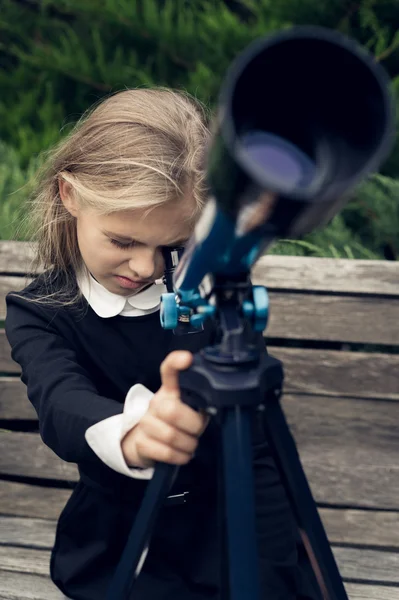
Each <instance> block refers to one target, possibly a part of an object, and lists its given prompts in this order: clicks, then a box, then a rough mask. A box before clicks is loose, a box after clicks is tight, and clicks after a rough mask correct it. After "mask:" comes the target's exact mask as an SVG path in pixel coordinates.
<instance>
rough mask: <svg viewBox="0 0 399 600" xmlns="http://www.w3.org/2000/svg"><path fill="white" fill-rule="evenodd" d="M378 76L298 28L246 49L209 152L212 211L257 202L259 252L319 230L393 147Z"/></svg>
mask: <svg viewBox="0 0 399 600" xmlns="http://www.w3.org/2000/svg"><path fill="white" fill-rule="evenodd" d="M392 125H393V105H392V102H391V99H390V95H389V92H388V80H387V77H386V75H385V71H384V70H383V69H382V68H381V67H380V66H379V65H378V64H377V63H376V62H375V61H374V59H373V57H372V56H371V55H370V54H369V53H368V52H367V51H365V50H363V49H362V48H361V47H360V46H358V45H357V44H356V43H355V42H353V41H351V40H348V39H347V38H346V37H344V36H342V35H340V34H338V33H336V32H332V31H330V30H325V29H323V28H318V27H296V28H293V29H290V30H287V31H284V32H282V33H278V34H276V35H272V36H270V37H268V38H266V39H262V40H259V41H257V42H255V43H253V44H252V45H251V46H249V48H248V49H247V50H246V51H245V52H244V53H243V54H241V55H240V56H239V57H238V59H237V60H236V61H235V62H234V63H233V64H232V66H231V68H230V70H229V71H228V73H227V76H226V79H225V83H224V86H223V88H222V91H221V95H220V102H219V112H218V116H217V124H216V130H215V133H214V136H213V139H212V142H211V145H210V148H209V152H208V182H209V186H210V191H211V194H212V196H214V197H215V199H216V202H217V205H218V208H220V210H221V211H223V212H224V213H226V214H229V215H230V216H232V217H233V218H234V219H236V218H237V217H238V216H239V212H240V211H241V210H242V208H243V207H245V206H246V205H251V204H256V203H258V204H259V214H258V217H256V214H255V217H254V219H253V224H254V225H255V226H256V225H259V226H261V228H262V229H263V231H262V234H263V235H264V244H263V247H264V246H266V245H267V244H268V243H270V242H271V241H272V239H273V238H278V237H297V236H300V235H303V234H305V233H308V232H309V231H311V230H312V229H313V228H315V227H317V226H318V225H321V224H324V223H326V222H327V221H328V220H330V219H331V217H332V216H334V214H335V213H336V212H337V211H338V210H339V209H340V207H341V206H342V204H343V202H345V201H346V199H347V198H346V197H345V196H346V195H347V192H348V191H350V190H351V189H352V188H353V186H354V185H355V184H356V183H358V182H359V181H360V180H361V179H363V178H364V177H365V176H366V175H367V174H369V173H370V172H372V171H373V170H376V169H377V168H378V166H379V165H380V163H381V162H382V160H383V159H384V158H385V156H386V155H387V153H388V151H389V149H390V146H391V143H392V130H393V126H392Z"/></svg>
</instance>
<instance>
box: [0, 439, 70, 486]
mask: <svg viewBox="0 0 399 600" xmlns="http://www.w3.org/2000/svg"><path fill="white" fill-rule="evenodd" d="M0 446H1V449H2V452H1V453H0V474H5V475H20V476H25V477H39V478H42V479H58V480H62V481H71V482H74V481H77V480H78V470H77V467H76V465H75V464H72V463H67V462H64V461H63V460H61V459H60V458H59V457H58V456H57V455H56V454H54V452H52V450H50V449H49V448H48V447H47V446H46V445H45V444H44V443H43V442H42V440H41V438H40V436H39V434H36V433H18V432H14V431H11V432H7V431H6V432H4V431H1V430H0Z"/></svg>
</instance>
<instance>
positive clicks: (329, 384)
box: [0, 334, 399, 420]
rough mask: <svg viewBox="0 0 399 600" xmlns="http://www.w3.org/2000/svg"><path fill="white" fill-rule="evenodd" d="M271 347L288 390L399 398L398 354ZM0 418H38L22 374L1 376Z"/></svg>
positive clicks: (362, 396) (0, 353) (375, 397)
mask: <svg viewBox="0 0 399 600" xmlns="http://www.w3.org/2000/svg"><path fill="white" fill-rule="evenodd" d="M2 343H4V344H5V343H7V347H8V342H7V340H5V339H4V334H3V336H2V335H1V334H0V357H1V355H2V351H1V349H2ZM268 350H269V353H270V354H272V355H273V356H275V357H276V358H279V359H280V360H282V361H283V365H284V371H285V385H284V389H285V392H286V393H300V394H314V395H320V394H322V395H327V396H346V397H357V398H370V399H378V398H380V399H391V400H399V355H397V354H377V353H362V352H339V351H333V350H307V349H300V348H277V347H269V348H268ZM3 354H5V351H4V353H3ZM2 367H3V368H2ZM4 367H7V368H4ZM18 368H19V367H18V365H16V363H13V362H12V361H11V359H10V360H9V364H8V365H6V363H5V361H3V364H2V365H1V364H0V371H2V370H3V372H4V371H5V372H12V371H11V369H13V370H14V371H18ZM0 419H33V420H36V419H37V415H36V412H35V410H34V409H33V407H32V405H31V403H30V402H29V401H28V399H27V396H26V387H25V385H24V384H23V383H22V382H21V381H20V379H19V377H0Z"/></svg>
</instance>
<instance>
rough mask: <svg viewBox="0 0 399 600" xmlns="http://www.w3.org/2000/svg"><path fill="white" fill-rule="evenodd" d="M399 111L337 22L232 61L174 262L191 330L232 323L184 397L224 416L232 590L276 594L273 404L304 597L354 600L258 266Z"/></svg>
mask: <svg viewBox="0 0 399 600" xmlns="http://www.w3.org/2000/svg"><path fill="white" fill-rule="evenodd" d="M393 123H394V115H393V103H392V100H391V97H390V94H389V82H388V78H387V76H386V74H385V72H384V70H383V69H382V67H381V66H380V65H378V64H377V63H376V62H375V60H374V58H373V57H372V56H371V55H370V54H369V53H368V52H367V51H366V50H365V49H363V48H362V47H360V46H358V45H357V44H356V43H355V42H353V41H351V40H349V39H348V38H346V37H345V36H343V35H341V34H338V33H337V32H333V31H330V30H326V29H324V28H319V27H295V28H292V29H289V30H284V31H282V32H278V33H276V34H274V35H271V36H269V37H267V38H264V39H260V40H257V41H255V42H254V43H253V44H251V45H250V46H249V47H248V48H247V49H246V50H245V51H244V52H243V53H242V54H241V55H240V56H238V58H237V59H236V60H235V61H234V62H233V64H232V65H231V67H230V68H229V70H228V72H227V74H226V77H225V80H224V83H223V85H222V89H221V93H220V98H219V105H218V111H217V115H216V118H215V121H214V124H213V128H212V137H211V142H210V145H209V148H208V149H207V167H206V168H207V178H208V186H209V199H208V201H207V204H206V207H205V209H204V211H203V213H202V215H201V217H200V219H199V220H198V223H197V225H196V227H195V230H194V233H193V235H192V236H191V238H190V239H189V241H188V243H187V245H186V247H185V249H184V252H183V253H182V256H181V257H180V260H179V261H178V264H175V269H174V272H173V276H170V273H169V293H168V294H165V295H163V296H162V303H161V323H162V325H163V327H165V328H167V329H173V330H175V329H176V328H177V327H178V325H179V328H180V331H181V325H182V322H184V321H185V322H186V323H187V325H188V326H190V327H191V328H193V327H197V328H200V327H202V326H203V323H204V321H205V320H206V319H212V320H214V321H215V322H216V323H217V325H218V327H219V331H220V332H221V333H220V339H219V340H218V341H217V343H215V345H213V346H209V347H207V348H205V349H203V350H201V352H199V353H198V354H196V355H195V356H194V361H193V365H192V366H191V367H190V368H189V369H188V370H187V371H184V372H182V373H181V375H180V388H181V394H182V400H183V401H184V402H186V403H187V404H189V405H190V406H192V407H193V408H195V409H197V410H205V411H207V412H208V413H209V414H210V415H213V416H217V417H218V419H219V421H218V422H219V423H220V424H221V430H222V431H221V436H222V448H223V479H224V486H225V494H224V500H225V503H226V516H227V519H226V520H227V526H226V529H227V541H228V544H227V547H228V562H229V569H228V571H229V581H228V588H229V589H228V591H227V596H226V597H228V598H230V599H231V600H261V599H262V600H263V599H264V600H266V597H264V596H262V595H261V588H260V578H259V573H258V564H257V553H256V536H255V533H256V532H255V512H254V506H253V505H254V494H253V483H254V482H253V473H252V464H251V460H252V458H251V457H252V454H251V427H250V423H251V418H252V416H253V413H254V411H262V414H263V424H264V430H265V434H266V438H267V441H268V443H269V446H270V449H271V452H272V455H273V457H274V460H275V463H276V466H277V469H278V471H279V474H280V478H281V481H282V483H283V485H284V488H285V490H286V493H287V497H288V499H289V501H290V506H291V508H292V511H293V514H294V516H295V518H296V522H297V525H298V530H299V532H300V537H301V539H302V543H303V546H304V548H305V549H306V553H307V566H306V574H307V576H308V580H309V589H310V590H311V592H309V593H308V595H304V596H302V595H299V594H298V596H297V597H298V598H299V597H300V598H306V600H347V595H346V592H345V588H344V586H343V583H342V580H341V577H340V574H339V571H338V568H337V565H336V563H335V560H334V557H333V555H332V552H331V549H330V546H329V543H328V540H327V537H326V534H325V531H324V528H323V525H322V523H321V520H320V518H319V515H318V512H317V508H316V505H315V502H314V500H313V497H312V494H311V491H310V488H309V485H308V483H307V480H306V477H305V474H304V472H303V469H302V466H301V463H300V459H299V456H298V453H297V450H296V446H295V442H294V440H293V438H292V436H291V433H290V431H289V429H288V426H287V424H286V422H285V418H284V415H283V412H282V409H281V407H280V404H279V400H280V398H281V394H282V387H283V376H284V374H283V367H282V364H281V363H280V361H278V360H276V359H275V358H273V357H271V356H268V355H267V353H266V351H265V352H262V351H261V350H260V348H259V346H257V345H256V344H252V343H250V340H249V337H248V329H249V330H250V331H252V332H263V331H264V329H265V327H266V324H267V317H268V297H267V292H266V289H265V288H264V287H262V286H252V285H251V282H250V271H251V268H252V266H253V264H254V263H255V262H256V260H257V259H258V258H259V257H260V256H261V254H262V253H263V252H265V250H266V249H267V247H268V246H269V245H270V244H271V243H272V242H274V241H275V240H278V239H279V238H282V237H284V238H287V237H288V238H297V237H300V236H302V235H304V234H306V233H309V232H311V231H312V230H313V229H315V228H316V227H319V226H322V225H324V224H326V223H327V222H328V221H329V220H330V219H331V218H332V217H333V216H334V215H335V214H336V213H337V212H338V211H339V210H340V209H341V207H342V206H343V205H344V203H345V202H346V201H347V200H348V199H349V196H350V193H351V192H352V191H353V189H354V187H355V186H356V184H358V183H359V182H360V181H362V180H363V179H364V178H365V177H367V175H369V174H370V173H372V172H373V171H375V170H377V169H378V167H379V166H380V165H381V163H382V161H383V160H384V158H385V157H386V156H387V154H388V152H389V150H390V148H391V145H392V142H393V131H394V127H393ZM259 334H260V333H259ZM177 473H178V468H177V467H175V466H174V465H165V464H159V465H157V466H156V468H155V472H154V476H153V479H152V480H151V482H150V483H149V486H148V488H147V491H146V495H145V497H144V500H143V504H142V506H141V509H140V511H139V513H138V515H137V518H136V520H135V523H134V525H133V528H132V531H131V534H130V536H129V539H128V542H127V545H126V548H125V550H124V553H123V555H122V559H121V561H120V563H119V565H118V567H117V569H116V572H115V577H114V580H113V582H112V585H111V587H110V591H109V598H110V599H111V598H112V600H123V599H125V598H128V597H129V593H130V592H131V590H132V589H134V581H135V579H136V578H137V577H138V576H139V573H140V568H141V566H142V563H143V560H144V559H145V556H146V553H147V550H148V547H149V546H150V538H151V532H152V529H153V527H154V525H155V523H156V515H157V512H158V511H159V509H160V507H161V506H162V504H163V502H164V500H165V497H166V495H167V494H168V492H169V490H170V487H171V485H172V483H173V481H174V480H175V478H176V476H177ZM133 597H134V593H133ZM223 597H225V596H223ZM278 597H279V598H280V596H278ZM267 600H269V596H268V598H267ZM270 600H274V598H272V597H271V596H270Z"/></svg>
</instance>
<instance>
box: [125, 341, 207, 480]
mask: <svg viewBox="0 0 399 600" xmlns="http://www.w3.org/2000/svg"><path fill="white" fill-rule="evenodd" d="M192 360H193V355H192V354H191V353H190V352H187V351H185V350H178V351H175V352H171V353H170V354H169V355H168V356H167V357H166V358H165V360H164V361H163V363H162V364H161V370H160V371H161V379H162V385H161V387H160V389H159V390H158V392H157V393H156V394H154V396H153V397H152V399H151V402H150V405H149V408H148V410H147V412H146V414H145V415H144V416H143V417H142V419H141V420H140V422H139V423H138V424H137V425H136V426H135V427H133V429H131V430H130V431H129V433H127V434H126V435H125V437H124V438H123V440H122V444H121V446H122V452H123V456H124V458H125V461H126V464H127V465H128V466H131V467H140V468H147V467H152V466H153V464H154V462H164V463H171V464H174V465H185V464H186V463H188V462H189V461H190V460H191V459H192V457H193V455H194V452H195V450H196V448H197V446H198V438H199V437H200V435H201V434H202V433H203V432H204V430H205V429H206V426H207V424H208V422H209V417H208V416H206V415H205V414H203V413H198V412H196V411H195V410H193V409H192V408H190V407H189V406H187V405H186V404H183V402H182V401H181V399H180V389H179V378H178V374H179V371H184V370H185V369H187V368H188V367H189V366H190V365H191V363H192Z"/></svg>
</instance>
